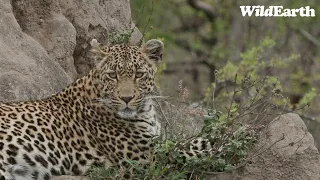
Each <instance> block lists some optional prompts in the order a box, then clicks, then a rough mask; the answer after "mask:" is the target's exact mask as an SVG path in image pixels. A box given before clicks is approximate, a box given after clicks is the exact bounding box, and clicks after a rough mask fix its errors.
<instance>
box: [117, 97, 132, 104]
mask: <svg viewBox="0 0 320 180" xmlns="http://www.w3.org/2000/svg"><path fill="white" fill-rule="evenodd" d="M133 98H134V96H121V97H120V99H121V100H122V101H124V102H125V103H129V102H130V101H131V100H132V99H133Z"/></svg>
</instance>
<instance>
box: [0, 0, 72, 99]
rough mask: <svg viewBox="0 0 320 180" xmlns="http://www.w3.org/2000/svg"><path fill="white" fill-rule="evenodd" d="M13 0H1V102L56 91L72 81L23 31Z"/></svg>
mask: <svg viewBox="0 0 320 180" xmlns="http://www.w3.org/2000/svg"><path fill="white" fill-rule="evenodd" d="M10 2H13V1H10V0H4V1H2V3H0V14H1V16H0V82H1V83H0V101H14V100H26V99H39V98H43V97H45V96H48V95H51V94H53V93H56V92H57V91H59V90H61V88H62V87H65V86H66V85H67V84H68V83H70V80H69V78H68V76H67V74H66V73H65V71H64V70H63V69H62V68H61V66H60V65H59V64H58V63H55V62H54V61H52V59H51V58H50V57H49V56H48V54H47V52H46V50H45V49H44V48H43V47H42V46H41V45H40V44H39V43H38V42H37V41H36V40H34V39H33V38H32V37H30V36H29V35H27V34H25V33H23V32H22V30H21V27H20V26H19V24H18V23H17V20H16V18H15V16H14V14H13V12H12V6H11V4H10ZM53 75H54V76H53Z"/></svg>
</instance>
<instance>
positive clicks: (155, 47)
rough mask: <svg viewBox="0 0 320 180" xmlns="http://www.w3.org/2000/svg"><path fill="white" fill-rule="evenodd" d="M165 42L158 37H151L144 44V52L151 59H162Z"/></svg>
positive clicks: (157, 60) (155, 60) (156, 60)
mask: <svg viewBox="0 0 320 180" xmlns="http://www.w3.org/2000/svg"><path fill="white" fill-rule="evenodd" d="M163 47H164V45H163V42H162V41H160V40H157V39H151V40H149V41H148V42H147V43H146V44H144V45H143V46H142V52H143V53H145V54H146V55H147V56H148V57H149V59H150V60H152V61H154V62H159V61H161V59H162V52H163Z"/></svg>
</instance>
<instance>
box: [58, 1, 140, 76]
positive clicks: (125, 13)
mask: <svg viewBox="0 0 320 180" xmlns="http://www.w3.org/2000/svg"><path fill="white" fill-rule="evenodd" d="M59 3H60V7H61V9H62V13H63V14H64V15H65V17H66V18H67V19H68V20H69V21H70V22H71V23H72V24H73V26H74V27H75V29H76V32H77V33H76V47H75V49H74V53H73V57H74V59H75V65H76V69H77V72H78V73H79V75H80V76H82V75H84V74H86V73H88V71H89V70H90V69H91V68H92V66H93V62H92V61H88V56H89V54H88V51H89V49H90V44H89V43H90V41H91V40H92V39H97V40H98V41H99V42H100V43H103V44H106V45H110V44H111V39H112V38H113V36H114V34H117V33H129V32H130V31H131V28H133V27H134V26H133V23H132V22H131V9H130V1H128V0H117V1H107V0H94V1H79V0H59ZM141 37H142V35H141V33H140V32H139V30H138V29H137V28H135V31H134V32H133V33H132V36H131V43H132V44H137V42H139V40H140V39H141Z"/></svg>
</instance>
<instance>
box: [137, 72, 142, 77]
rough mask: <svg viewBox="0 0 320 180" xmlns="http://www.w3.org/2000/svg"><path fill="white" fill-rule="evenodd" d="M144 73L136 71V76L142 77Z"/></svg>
mask: <svg viewBox="0 0 320 180" xmlns="http://www.w3.org/2000/svg"><path fill="white" fill-rule="evenodd" d="M143 75H144V73H143V72H136V78H141V77H142V76H143Z"/></svg>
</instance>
